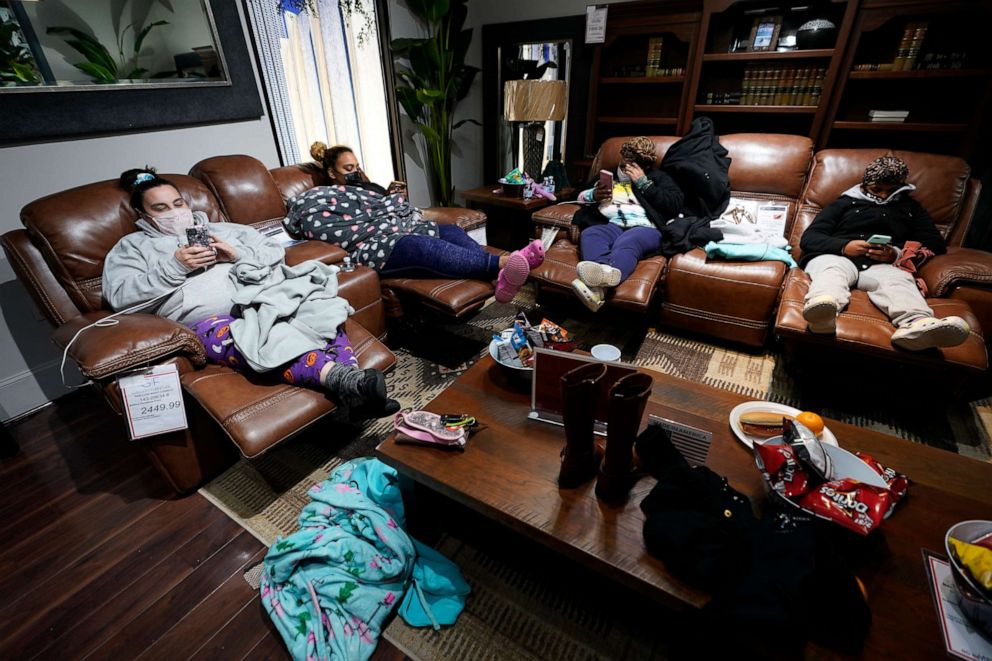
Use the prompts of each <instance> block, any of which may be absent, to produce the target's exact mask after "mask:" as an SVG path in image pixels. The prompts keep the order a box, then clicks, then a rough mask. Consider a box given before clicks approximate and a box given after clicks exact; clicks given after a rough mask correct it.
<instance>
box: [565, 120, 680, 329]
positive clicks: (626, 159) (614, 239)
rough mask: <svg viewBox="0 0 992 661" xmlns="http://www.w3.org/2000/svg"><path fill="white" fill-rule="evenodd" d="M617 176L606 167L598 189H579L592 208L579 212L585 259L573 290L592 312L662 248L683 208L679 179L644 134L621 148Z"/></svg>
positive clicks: (581, 198)
mask: <svg viewBox="0 0 992 661" xmlns="http://www.w3.org/2000/svg"><path fill="white" fill-rule="evenodd" d="M620 159H621V160H620V164H619V166H618V167H617V171H616V176H615V177H614V176H613V173H611V172H609V171H607V170H603V171H602V172H600V177H599V179H598V180H597V182H596V186H595V187H594V188H590V189H588V190H585V191H583V192H582V193H580V194H579V197H578V200H579V202H585V203H588V204H590V205H592V204H595V205H596V206H595V207H592V206H590V207H587V208H584V209H581V210H580V211H579V212H578V213H576V216H575V220H574V221H573V222H575V223H576V225H578V226H579V227H581V228H582V233H581V234H580V235H579V250H580V253H581V255H582V260H583V261H581V262H579V263H578V265H577V267H576V270H577V271H578V276H579V277H578V278H576V279H575V280H573V281H572V290H573V291H574V292H575V293H576V294H577V295H578V297H579V300H581V301H582V302H583V304H585V306H586V307H587V308H589V309H590V310H592V311H594V312H595V311H596V310H599V309H600V308H601V307H602V306H603V303H604V302H605V299H606V288H607V287H616V286H617V285H619V284H620V283H621V282H623V281H624V280H626V279H627V278H628V277H630V274H631V273H633V272H634V269H635V268H636V267H637V262H638V261H640V260H641V259H643V258H645V257H647V256H648V255H650V254H653V253H656V252H658V250H659V249H660V248H661V230H660V229H659V227H663V226H664V224H665V222H667V221H668V220H671V219H672V218H674V217H675V216H676V215H677V214H678V213H679V211H680V210H681V208H682V204H683V201H684V196H683V194H682V189H680V188H679V187H678V185H677V184H676V183H675V181H674V180H673V179H672V178H671V177H670V176H668V175H667V174H665V173H664V172H662V171H661V170H660V169H658V168H657V167H655V161H656V160H657V155H656V153H655V148H654V142H652V141H651V139H650V138H647V137H644V136H641V137H638V138H633V139H631V140H628V141H627V142H625V143H623V145H622V146H621V147H620Z"/></svg>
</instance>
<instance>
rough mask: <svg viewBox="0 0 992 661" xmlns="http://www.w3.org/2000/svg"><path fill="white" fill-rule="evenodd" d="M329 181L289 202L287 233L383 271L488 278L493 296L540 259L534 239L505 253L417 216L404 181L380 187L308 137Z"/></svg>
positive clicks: (512, 288) (343, 154)
mask: <svg viewBox="0 0 992 661" xmlns="http://www.w3.org/2000/svg"><path fill="white" fill-rule="evenodd" d="M310 155H311V156H313V157H314V159H316V160H317V161H320V163H321V165H322V166H323V167H324V170H325V171H326V172H327V177H328V179H329V180H330V183H331V185H330V186H315V187H314V188H311V189H310V190H308V191H306V192H305V193H303V194H302V195H299V196H297V197H295V198H294V199H292V200H291V201H290V202H289V213H288V214H287V215H286V218H285V219H284V220H283V226H284V227H285V228H286V231H288V232H289V233H290V234H292V235H294V236H303V237H306V238H310V239H319V240H321V241H327V242H328V243H333V244H335V245H337V246H340V247H341V248H343V249H344V250H346V251H347V252H348V254H349V255H350V256H351V258H352V259H353V260H354V261H355V262H356V263H358V264H361V265H363V266H368V267H369V268H371V269H374V270H375V271H377V272H378V273H379V274H380V275H381V276H383V277H403V278H439V277H440V278H472V279H478V280H488V281H492V280H493V279H495V280H496V300H497V301H499V302H500V303H509V302H510V301H511V300H512V299H513V297H514V296H515V295H516V293H517V291H519V290H520V287H522V286H523V284H524V283H525V282H526V281H527V278H528V277H529V275H530V270H531V269H533V268H537V267H538V266H540V265H541V263H542V262H543V261H544V246H543V245H542V244H541V241H540V240H535V241H532V242H531V243H530V244H528V245H527V246H525V247H524V248H522V249H520V250H517V251H515V252H513V253H511V254H509V255H500V256H497V255H493V254H491V253H489V252H486V250H485V249H484V248H483V247H482V246H481V245H479V244H478V243H476V241H474V240H473V239H472V238H471V237H469V236H468V234H466V233H465V230H463V229H462V228H461V227H458V226H457V225H439V224H438V223H435V222H432V221H428V220H425V219H424V217H423V214H422V213H421V212H420V210H419V209H417V208H416V207H414V206H413V205H411V204H410V203H409V198H408V196H407V190H406V184H404V183H403V182H399V181H394V182H392V183H391V184H390V185H389V187H388V188H383V187H382V186H380V185H379V184H376V183H375V182H372V181H369V178H368V177H367V176H366V175H365V172H363V171H362V168H361V166H360V165H359V163H358V158H356V157H355V154H354V152H353V151H352V150H351V148H350V147H346V146H344V145H337V146H335V147H328V146H327V145H325V144H324V143H322V142H315V143H313V145H311V147H310Z"/></svg>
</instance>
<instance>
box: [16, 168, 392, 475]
mask: <svg viewBox="0 0 992 661" xmlns="http://www.w3.org/2000/svg"><path fill="white" fill-rule="evenodd" d="M163 176H164V177H165V178H167V179H169V180H171V181H173V182H174V183H175V184H176V185H177V186H178V187H179V190H180V192H181V193H182V194H183V197H184V198H185V199H186V200H187V202H188V203H189V205H190V207H191V208H192V209H194V210H196V211H202V212H204V213H206V214H207V216H208V217H209V218H210V220H211V221H212V222H223V221H227V220H229V217H228V215H227V211H226V210H225V209H224V208H222V207H221V205H220V204H219V203H218V201H217V200H216V198H215V197H214V195H213V193H211V191H210V190H208V189H207V187H206V186H204V184H203V183H202V182H201V181H199V180H198V179H195V178H193V177H189V176H186V175H180V174H177V175H163ZM245 185H250V183H248V184H245ZM136 219H137V216H136V214H135V212H134V211H133V210H132V209H131V208H130V206H129V204H128V197H127V194H126V193H125V192H124V191H122V190H121V189H120V188H119V187H118V185H117V182H116V181H103V182H99V183H94V184H88V185H85V186H80V187H78V188H73V189H70V190H67V191H63V192H61V193H55V194H54V195H49V196H47V197H44V198H41V199H39V200H36V201H34V202H32V203H31V204H28V205H27V206H26V207H24V209H23V210H22V211H21V220H22V222H23V223H24V226H25V229H21V230H14V231H11V232H7V233H6V234H4V235H3V237H2V238H0V244H2V246H3V249H4V251H5V252H6V254H7V257H8V259H9V260H10V263H11V265H12V266H13V268H14V271H15V273H16V274H17V276H18V278H19V279H20V280H21V282H22V283H23V284H24V286H25V287H26V288H27V290H28V292H29V293H30V294H31V296H32V297H33V298H34V300H35V302H36V303H37V304H38V306H39V307H40V308H41V309H42V310H43V311H44V313H45V315H46V316H47V317H48V319H49V320H50V321H51V322H52V323H53V324H54V325H55V326H56V330H55V333H54V335H53V339H54V340H55V342H56V344H57V345H59V346H60V347H64V346H66V344H67V343H68V342H69V341H70V339H71V338H72V337H73V336H74V335H75V334H76V332H77V331H78V330H79V329H81V328H83V327H84V326H86V325H88V324H91V323H93V322H94V321H96V320H98V319H100V318H103V317H106V316H108V315H109V314H111V310H110V309H109V308H108V306H107V304H106V302H105V301H104V300H103V297H102V293H101V275H102V272H103V262H104V259H105V257H106V255H107V253H108V252H109V251H110V249H111V248H113V247H114V245H116V243H117V242H118V241H119V240H120V239H121V238H122V237H124V236H125V235H126V234H129V233H131V232H133V231H135V226H134V223H135V221H136ZM329 248H331V247H330V246H327V245H326V244H323V243H320V242H314V243H313V244H311V243H307V244H303V245H300V246H295V247H293V248H290V250H289V251H288V252H287V261H290V262H291V263H297V262H300V261H303V259H305V258H310V257H312V256H315V255H316V254H317V253H319V252H320V251H326V250H328V249H329ZM324 257H325V258H328V257H330V256H329V255H326V254H325V255H324ZM339 282H340V293H341V296H343V297H345V298H347V299H348V300H349V302H351V304H352V305H353V306H354V307H355V309H356V310H357V311H358V313H357V314H356V315H355V316H354V317H352V318H350V319H348V321H347V322H346V324H345V329H346V332H347V333H348V336H349V338H350V339H351V341H352V342H353V344H354V346H355V350H356V353H357V355H358V360H359V363H360V364H361V365H362V366H363V367H375V368H378V369H382V370H388V369H390V368H391V367H392V366H393V365H394V363H395V356H393V354H392V352H390V351H389V349H388V348H386V347H385V346H384V345H383V344H382V343H381V342H380V341H379V340H378V339H377V337H379V336H382V335H383V334H384V333H385V326H384V323H383V322H384V315H383V313H382V300H381V295H380V292H379V278H378V276H377V275H376V274H375V272H374V271H372V270H371V269H367V268H364V267H358V268H356V270H355V271H354V272H352V273H347V274H344V273H342V274H340V278H339ZM118 319H119V323H118V324H117V325H115V326H111V327H107V328H93V329H90V330H88V331H86V332H85V333H83V334H82V335H80V336H79V337H78V338H77V339H76V340H75V342H74V343H73V344H72V346H71V348H70V351H69V355H70V356H71V358H72V359H73V360H74V361H75V362H76V363H77V364H78V365H79V368H80V370H81V372H82V373H83V375H84V376H86V377H87V378H89V379H91V380H92V381H93V382H94V383H95V384H96V385H97V386H98V387H100V388H101V389H102V391H103V392H104V395H105V397H106V399H107V401H108V402H109V403H110V405H111V407H112V408H113V409H114V410H115V411H116V412H118V413H119V412H120V411H121V406H120V394H119V391H118V389H117V382H116V377H117V376H119V375H121V374H122V373H124V372H127V371H128V370H130V369H132V368H136V367H143V366H147V365H155V364H160V363H173V364H175V365H176V366H177V367H178V371H179V374H180V381H181V383H182V387H183V391H184V401H185V404H186V414H187V420H188V423H189V429H187V430H185V431H182V432H173V433H169V434H163V435H159V436H153V437H150V438H147V439H143V440H140V441H138V443H139V444H140V445H141V447H142V448H143V449H144V450H145V451H146V452H147V454H148V456H149V458H150V460H151V461H152V463H153V464H154V465H155V466H156V467H157V468H158V470H159V471H160V472H161V473H162V474H163V476H165V478H166V479H167V480H168V481H169V483H170V484H171V485H172V486H173V487H174V488H175V489H176V491H179V492H188V491H191V490H193V489H195V488H197V487H198V486H199V485H201V484H202V483H204V482H205V481H207V480H209V479H210V478H211V477H213V476H215V475H217V474H218V473H220V472H221V471H222V470H223V469H225V468H226V467H227V466H229V465H230V464H232V463H233V462H234V461H235V460H236V458H237V455H238V451H240V453H241V454H242V455H243V456H245V457H248V458H252V457H257V456H259V455H260V454H262V453H264V452H265V451H267V450H268V449H270V448H272V447H273V446H275V445H277V444H278V443H280V442H282V441H284V440H285V439H287V438H289V437H291V436H293V435H295V434H297V433H299V432H300V431H302V430H303V429H305V428H307V427H308V426H310V425H312V424H314V423H315V422H317V421H318V420H320V419H321V418H322V417H324V416H325V415H327V414H328V413H330V412H331V411H333V410H334V409H335V404H334V402H333V401H331V400H330V399H328V398H327V397H326V396H324V395H323V394H321V393H319V392H315V391H312V390H307V389H304V388H297V387H294V386H290V385H287V384H284V383H276V382H273V380H272V379H271V378H265V377H261V376H257V375H242V374H239V373H237V372H234V371H232V370H230V369H228V368H226V367H220V366H218V365H204V363H205V355H204V350H203V346H202V344H200V341H199V339H198V338H197V337H196V335H195V334H194V333H193V332H192V331H191V330H190V329H188V328H187V327H185V326H183V325H181V324H178V323H176V322H174V321H171V320H169V319H165V318H162V317H158V316H155V315H152V314H143V313H137V314H130V315H124V316H122V317H119V318H118ZM231 441H233V444H232V442H231Z"/></svg>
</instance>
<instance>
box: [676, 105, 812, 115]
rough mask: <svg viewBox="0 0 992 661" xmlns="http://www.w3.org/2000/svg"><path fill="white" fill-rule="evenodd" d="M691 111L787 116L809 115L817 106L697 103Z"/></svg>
mask: <svg viewBox="0 0 992 661" xmlns="http://www.w3.org/2000/svg"><path fill="white" fill-rule="evenodd" d="M693 109H694V110H695V111H696V112H698V113H704V114H705V113H711V112H760V113H784V114H789V115H811V114H815V113H816V111H817V106H751V105H735V104H732V103H727V104H716V103H714V104H706V103H697V104H696V105H695V106H693Z"/></svg>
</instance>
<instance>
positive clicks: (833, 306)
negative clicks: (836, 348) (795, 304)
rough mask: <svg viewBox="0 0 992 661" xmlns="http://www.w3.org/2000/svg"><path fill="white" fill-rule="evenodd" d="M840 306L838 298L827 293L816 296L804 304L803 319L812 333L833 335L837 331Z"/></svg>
mask: <svg viewBox="0 0 992 661" xmlns="http://www.w3.org/2000/svg"><path fill="white" fill-rule="evenodd" d="M838 312H840V306H839V305H837V299H836V298H834V297H833V296H828V295H826V294H824V295H822V296H815V297H813V298H811V299H809V300H808V301H806V305H805V306H803V319H805V320H806V323H807V325H808V326H809V332H810V333H822V334H824V335H833V334H834V333H836V332H837V313H838Z"/></svg>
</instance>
